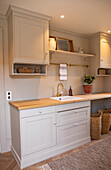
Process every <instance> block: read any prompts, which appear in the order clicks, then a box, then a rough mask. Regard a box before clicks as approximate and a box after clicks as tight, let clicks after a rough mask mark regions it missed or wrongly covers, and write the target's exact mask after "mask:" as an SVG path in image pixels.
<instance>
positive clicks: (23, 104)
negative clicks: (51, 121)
mask: <svg viewBox="0 0 111 170" xmlns="http://www.w3.org/2000/svg"><path fill="white" fill-rule="evenodd" d="M76 97H80V98H81V99H77V100H72V101H57V100H53V99H49V98H44V99H35V100H26V101H12V102H9V103H10V104H11V105H12V106H14V107H16V108H17V109H18V110H24V109H32V108H39V107H47V106H55V105H62V104H68V103H77V102H83V101H88V100H89V101H90V100H97V99H104V98H111V93H98V94H90V95H76Z"/></svg>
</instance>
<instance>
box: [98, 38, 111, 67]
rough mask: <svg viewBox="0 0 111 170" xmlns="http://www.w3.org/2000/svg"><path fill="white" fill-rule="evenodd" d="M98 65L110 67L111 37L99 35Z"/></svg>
mask: <svg viewBox="0 0 111 170" xmlns="http://www.w3.org/2000/svg"><path fill="white" fill-rule="evenodd" d="M100 67H101V68H111V37H109V36H104V35H101V36H100Z"/></svg>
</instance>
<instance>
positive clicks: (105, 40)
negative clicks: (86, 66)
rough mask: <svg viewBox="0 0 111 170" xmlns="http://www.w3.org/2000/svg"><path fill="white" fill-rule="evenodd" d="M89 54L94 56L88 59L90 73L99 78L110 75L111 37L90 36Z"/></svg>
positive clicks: (104, 35)
mask: <svg viewBox="0 0 111 170" xmlns="http://www.w3.org/2000/svg"><path fill="white" fill-rule="evenodd" d="M90 52H91V53H95V55H96V57H95V58H91V59H90V73H91V74H96V75H100V76H109V75H111V36H110V35H109V34H106V33H98V34H96V35H94V36H92V37H91V38H90Z"/></svg>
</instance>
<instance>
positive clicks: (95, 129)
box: [91, 113, 101, 139]
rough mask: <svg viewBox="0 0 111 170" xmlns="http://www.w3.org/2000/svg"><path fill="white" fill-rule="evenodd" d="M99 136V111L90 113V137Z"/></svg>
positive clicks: (98, 137) (97, 137)
mask: <svg viewBox="0 0 111 170" xmlns="http://www.w3.org/2000/svg"><path fill="white" fill-rule="evenodd" d="M100 138H101V113H93V114H91V139H100Z"/></svg>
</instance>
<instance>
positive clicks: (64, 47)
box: [49, 36, 74, 52]
mask: <svg viewBox="0 0 111 170" xmlns="http://www.w3.org/2000/svg"><path fill="white" fill-rule="evenodd" d="M52 39H55V41H56V44H54V50H61V51H69V52H74V47H73V40H69V39H65V38H60V37H54V36H50V37H49V45H50V41H51V40H52ZM50 49H53V48H52V47H50Z"/></svg>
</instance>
